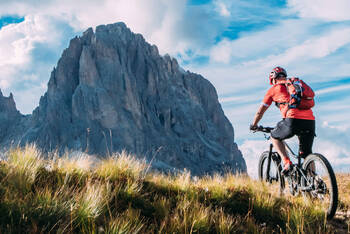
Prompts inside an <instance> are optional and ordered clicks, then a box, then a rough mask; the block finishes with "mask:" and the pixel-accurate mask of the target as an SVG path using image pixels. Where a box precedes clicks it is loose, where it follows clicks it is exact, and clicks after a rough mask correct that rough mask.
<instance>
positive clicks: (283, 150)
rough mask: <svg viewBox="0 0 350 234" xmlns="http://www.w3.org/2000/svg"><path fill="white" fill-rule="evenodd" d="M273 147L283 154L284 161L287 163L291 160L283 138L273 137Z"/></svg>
mask: <svg viewBox="0 0 350 234" xmlns="http://www.w3.org/2000/svg"><path fill="white" fill-rule="evenodd" d="M271 140H272V144H273V147H275V149H276V150H277V153H278V154H279V155H281V157H282V159H283V162H284V163H286V162H288V161H290V159H289V157H288V154H287V151H286V146H285V145H284V144H283V142H282V141H281V140H278V139H275V138H273V137H271Z"/></svg>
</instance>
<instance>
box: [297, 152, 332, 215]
mask: <svg viewBox="0 0 350 234" xmlns="http://www.w3.org/2000/svg"><path fill="white" fill-rule="evenodd" d="M303 169H304V172H305V176H306V178H303V179H302V180H301V182H302V186H303V188H304V189H305V192H304V194H307V195H308V197H310V198H311V199H312V200H315V201H316V203H319V205H321V206H322V208H323V209H324V210H325V211H326V212H327V219H331V218H333V216H334V214H335V212H336V210H337V205H338V186H337V180H336V178H335V175H334V172H333V169H332V167H331V165H330V163H329V162H328V160H327V159H326V158H325V157H324V156H323V155H321V154H310V155H309V156H307V157H306V159H305V161H304V163H303Z"/></svg>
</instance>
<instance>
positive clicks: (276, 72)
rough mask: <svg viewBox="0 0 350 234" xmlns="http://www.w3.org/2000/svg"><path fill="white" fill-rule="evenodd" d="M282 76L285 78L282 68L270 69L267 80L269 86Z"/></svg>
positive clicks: (285, 73) (285, 74) (284, 71)
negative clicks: (268, 80)
mask: <svg viewBox="0 0 350 234" xmlns="http://www.w3.org/2000/svg"><path fill="white" fill-rule="evenodd" d="M281 75H282V76H284V77H287V72H286V70H284V68H282V67H275V68H274V69H272V71H271V72H270V75H269V79H270V85H272V80H273V79H275V78H277V77H279V76H281Z"/></svg>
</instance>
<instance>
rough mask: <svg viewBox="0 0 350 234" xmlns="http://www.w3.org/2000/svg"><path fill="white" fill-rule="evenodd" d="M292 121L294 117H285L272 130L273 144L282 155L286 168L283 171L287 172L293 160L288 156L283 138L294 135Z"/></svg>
mask: <svg viewBox="0 0 350 234" xmlns="http://www.w3.org/2000/svg"><path fill="white" fill-rule="evenodd" d="M292 121H293V119H284V120H282V121H280V122H278V123H277V126H276V127H275V128H274V130H273V131H272V132H271V140H272V144H273V146H274V147H275V149H276V151H277V152H278V153H279V155H280V156H281V157H282V160H283V164H284V169H283V171H285V172H287V171H289V169H290V165H291V164H292V162H291V161H290V158H289V157H288V154H287V151H286V147H285V145H284V144H283V142H282V140H284V139H287V138H290V137H292V136H293V135H294V134H293V131H292Z"/></svg>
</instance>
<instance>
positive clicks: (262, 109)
mask: <svg viewBox="0 0 350 234" xmlns="http://www.w3.org/2000/svg"><path fill="white" fill-rule="evenodd" d="M267 108H269V106H268V105H266V104H261V106H260V107H259V109H258V111H257V112H256V114H255V117H254V120H253V123H252V125H251V128H254V127H257V125H258V123H259V121H260V120H261V118H262V117H263V115H264V113H265V111H266V110H267Z"/></svg>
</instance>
